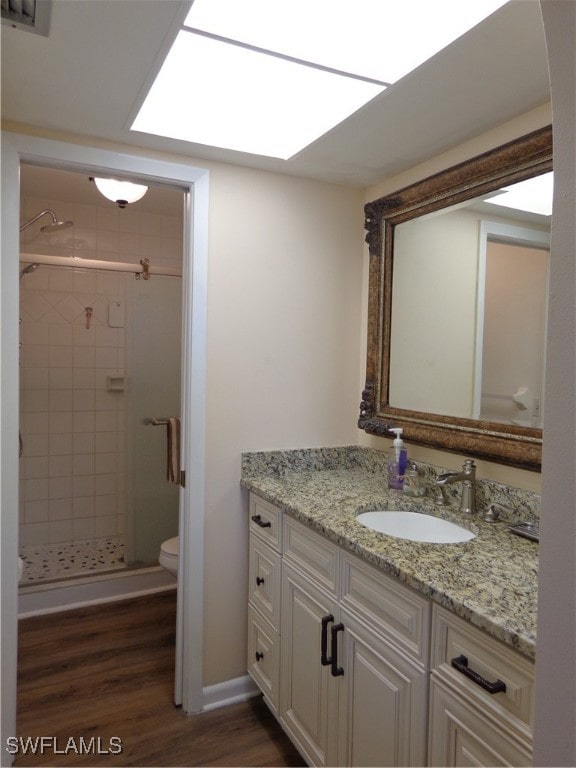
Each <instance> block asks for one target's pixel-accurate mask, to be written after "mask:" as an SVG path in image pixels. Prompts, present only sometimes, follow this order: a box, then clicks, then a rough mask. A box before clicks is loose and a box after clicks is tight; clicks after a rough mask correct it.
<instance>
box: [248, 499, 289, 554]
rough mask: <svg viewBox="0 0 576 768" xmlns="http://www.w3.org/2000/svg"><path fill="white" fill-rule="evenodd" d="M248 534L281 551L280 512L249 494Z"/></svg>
mask: <svg viewBox="0 0 576 768" xmlns="http://www.w3.org/2000/svg"><path fill="white" fill-rule="evenodd" d="M250 533H253V534H254V535H255V536H258V537H259V538H261V539H262V540H263V541H266V542H267V543H268V544H269V545H270V546H271V547H272V548H273V549H275V550H276V551H277V552H280V551H281V550H282V512H281V511H280V510H279V509H278V508H277V507H275V506H274V505H273V504H270V503H269V502H267V501H264V499H261V498H259V497H258V496H255V495H254V494H252V493H251V494H250Z"/></svg>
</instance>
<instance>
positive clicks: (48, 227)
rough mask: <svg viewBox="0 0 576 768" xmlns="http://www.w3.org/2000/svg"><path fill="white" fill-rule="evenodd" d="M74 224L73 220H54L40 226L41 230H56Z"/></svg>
mask: <svg viewBox="0 0 576 768" xmlns="http://www.w3.org/2000/svg"><path fill="white" fill-rule="evenodd" d="M73 225H74V222H73V221H54V222H52V224H45V225H44V226H43V227H40V231H41V232H57V231H58V230H60V229H68V227H72V226H73Z"/></svg>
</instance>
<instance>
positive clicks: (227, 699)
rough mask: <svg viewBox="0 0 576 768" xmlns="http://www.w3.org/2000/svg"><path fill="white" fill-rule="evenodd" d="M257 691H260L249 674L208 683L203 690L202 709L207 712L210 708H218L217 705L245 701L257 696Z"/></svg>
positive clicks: (223, 705)
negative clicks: (214, 683)
mask: <svg viewBox="0 0 576 768" xmlns="http://www.w3.org/2000/svg"><path fill="white" fill-rule="evenodd" d="M259 693H260V691H259V689H258V688H257V687H256V684H255V683H254V681H253V680H252V678H251V677H250V675H244V676H243V677H236V678H234V679H232V680H226V682H224V683H217V684H216V685H209V686H207V687H205V688H204V690H203V694H204V707H203V711H204V712H208V711H209V710H211V709H218V708H219V707H227V706H229V705H230V704H237V703H239V702H241V701H247V700H248V699H251V698H252V697H254V696H258V694H259Z"/></svg>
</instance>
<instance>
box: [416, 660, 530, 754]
mask: <svg viewBox="0 0 576 768" xmlns="http://www.w3.org/2000/svg"><path fill="white" fill-rule="evenodd" d="M429 739H430V742H429V748H428V765H431V766H443V767H445V766H459V765H476V766H481V765H484V766H492V767H494V766H499V765H502V766H505V765H514V766H528V765H532V748H531V739H530V737H529V736H526V735H525V734H522V733H521V732H518V731H517V730H516V729H514V728H510V727H509V726H508V725H507V724H506V723H505V722H498V721H494V720H493V719H492V718H488V717H486V716H485V714H484V712H483V711H482V709H481V708H479V707H478V706H477V705H476V704H475V703H474V702H472V703H470V702H468V701H467V700H466V699H465V698H463V697H462V696H459V695H457V694H456V695H455V693H454V691H453V690H452V688H451V687H450V685H448V684H447V683H446V681H445V680H444V679H443V678H442V677H441V676H440V675H438V676H437V677H436V673H434V674H433V675H432V679H431V681H430V727H429Z"/></svg>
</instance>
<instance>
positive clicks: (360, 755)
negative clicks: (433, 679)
mask: <svg viewBox="0 0 576 768" xmlns="http://www.w3.org/2000/svg"><path fill="white" fill-rule="evenodd" d="M340 620H341V623H342V624H343V625H344V630H343V631H342V633H341V637H340V639H339V642H340V643H341V648H342V651H341V652H339V654H338V659H339V665H340V666H341V668H342V669H343V675H342V677H341V678H340V686H341V688H340V691H339V728H338V741H339V754H338V765H344V766H410V765H424V764H425V760H426V731H427V728H426V720H427V694H428V691H427V674H426V672H425V671H424V670H423V669H422V668H421V667H418V665H416V664H414V663H413V662H411V661H409V660H408V659H406V658H405V657H404V656H402V655H401V654H399V653H398V652H397V651H396V650H395V649H394V648H393V647H392V646H391V645H390V644H389V643H388V642H386V641H385V640H383V639H382V638H381V636H378V635H377V634H375V633H374V632H372V631H371V630H369V629H368V628H367V627H366V626H365V625H364V624H362V623H361V622H359V621H358V620H356V619H355V618H354V617H353V616H352V615H350V614H349V613H348V612H347V611H345V610H341V613H340Z"/></svg>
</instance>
